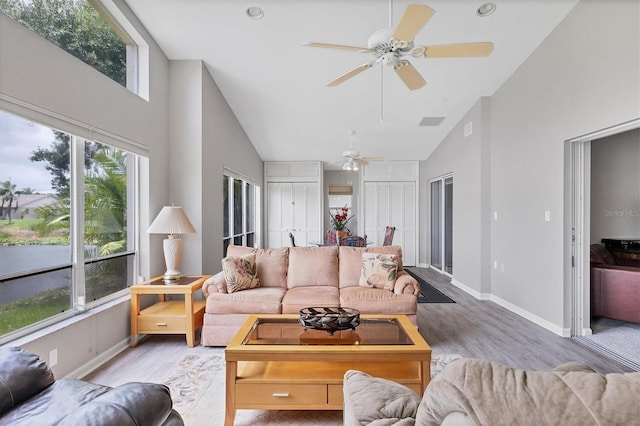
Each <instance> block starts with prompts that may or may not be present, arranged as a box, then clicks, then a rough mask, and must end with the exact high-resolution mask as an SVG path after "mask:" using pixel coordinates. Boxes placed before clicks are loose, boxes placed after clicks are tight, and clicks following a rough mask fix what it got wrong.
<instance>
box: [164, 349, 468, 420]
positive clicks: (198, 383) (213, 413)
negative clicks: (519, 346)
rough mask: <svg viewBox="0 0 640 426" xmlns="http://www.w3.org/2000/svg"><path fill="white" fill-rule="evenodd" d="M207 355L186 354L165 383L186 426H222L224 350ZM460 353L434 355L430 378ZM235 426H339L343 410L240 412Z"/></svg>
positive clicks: (213, 350) (237, 414)
mask: <svg viewBox="0 0 640 426" xmlns="http://www.w3.org/2000/svg"><path fill="white" fill-rule="evenodd" d="M207 352H208V353H206V354H201V353H200V354H189V355H185V356H184V358H182V359H181V360H180V361H179V362H178V363H176V364H175V365H174V367H173V368H172V369H171V371H169V373H168V374H167V376H166V378H165V379H164V380H163V383H164V384H166V385H167V386H169V389H170V390H171V397H172V399H173V407H174V408H175V410H176V411H178V413H180V415H181V416H182V418H183V419H184V421H185V424H186V425H187V426H218V425H220V426H222V425H223V424H224V404H225V385H224V384H225V361H224V348H210V351H207ZM459 358H462V356H461V355H458V354H443V355H434V356H432V358H431V377H433V376H434V375H436V374H438V373H439V372H440V371H442V369H443V368H444V367H445V366H446V365H448V364H449V363H451V362H453V361H455V360H456V359H459ZM234 425H236V426H257V425H260V426H263V425H264V426H271V425H273V426H276V425H277V426H300V425H304V426H307V425H308V426H333V425H335V426H339V425H342V411H304V410H300V411H276V410H237V411H236V418H235V423H234Z"/></svg>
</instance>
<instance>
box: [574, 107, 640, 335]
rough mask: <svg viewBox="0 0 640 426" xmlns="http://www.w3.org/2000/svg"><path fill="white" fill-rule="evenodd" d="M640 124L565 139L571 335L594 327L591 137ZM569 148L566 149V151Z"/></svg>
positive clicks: (617, 131) (587, 333) (620, 131)
mask: <svg viewBox="0 0 640 426" xmlns="http://www.w3.org/2000/svg"><path fill="white" fill-rule="evenodd" d="M638 128H640V118H638V119H635V120H631V121H627V122H625V123H621V124H618V125H615V126H611V127H608V128H606V129H602V130H598V131H596V132H592V133H589V134H586V135H583V136H578V137H576V138H573V139H569V140H567V141H566V145H565V148H566V149H567V150H568V156H567V159H568V163H565V168H566V170H568V173H565V183H566V185H565V187H566V188H569V189H570V193H571V196H570V197H569V199H568V200H567V202H568V204H569V205H568V206H567V202H565V207H568V211H569V217H568V218H567V216H565V218H566V219H568V220H567V221H566V222H565V223H566V225H565V236H567V238H566V244H565V252H566V253H568V256H567V257H566V259H567V260H566V261H565V265H566V266H565V282H567V283H568V285H567V287H566V288H568V289H570V292H569V298H568V299H569V303H568V304H567V308H568V310H567V311H566V312H570V316H571V318H570V320H571V336H588V335H590V334H591V333H592V330H591V294H590V289H591V282H590V281H591V280H590V270H589V269H590V265H589V243H590V236H591V232H590V226H591V211H590V207H591V141H593V140H596V139H601V138H605V137H608V136H612V135H616V134H618V133H623V132H627V131H630V130H635V129H638ZM565 152H567V151H565Z"/></svg>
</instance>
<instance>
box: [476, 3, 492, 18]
mask: <svg viewBox="0 0 640 426" xmlns="http://www.w3.org/2000/svg"><path fill="white" fill-rule="evenodd" d="M495 11H496V5H495V4H494V3H485V4H483V5H482V6H480V7H479V8H478V9H477V10H476V15H478V16H481V17H485V16H489V15H491V14H492V13H493V12H495Z"/></svg>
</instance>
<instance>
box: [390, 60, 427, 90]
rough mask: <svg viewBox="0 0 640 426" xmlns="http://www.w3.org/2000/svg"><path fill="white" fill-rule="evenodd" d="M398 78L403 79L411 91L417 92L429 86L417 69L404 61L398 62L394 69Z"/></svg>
mask: <svg viewBox="0 0 640 426" xmlns="http://www.w3.org/2000/svg"><path fill="white" fill-rule="evenodd" d="M393 69H394V70H395V72H396V74H398V77H400V79H402V81H403V82H404V84H405V85H406V86H407V87H408V88H409V90H416V89H419V88H421V87H422V86H424V85H425V84H427V82H426V81H424V78H422V76H421V75H420V73H419V72H418V70H417V69H415V67H414V66H413V65H411V62H409V61H405V60H402V61H400V62H398V64H397V65H396V66H394V67H393Z"/></svg>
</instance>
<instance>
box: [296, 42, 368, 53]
mask: <svg viewBox="0 0 640 426" xmlns="http://www.w3.org/2000/svg"><path fill="white" fill-rule="evenodd" d="M302 45H303V46H309V47H323V48H327V49H342V50H355V51H356V52H362V53H367V52H371V49H369V48H366V47H358V46H346V45H342V44H329V43H303V44H302Z"/></svg>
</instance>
